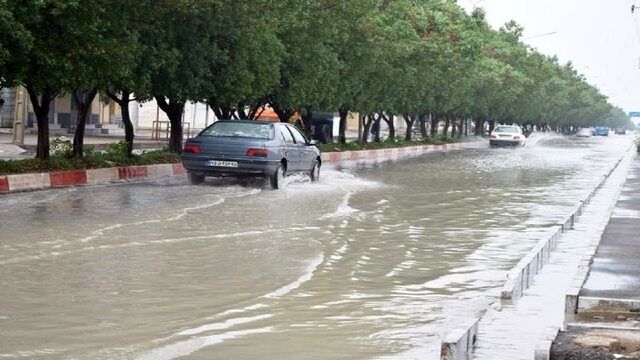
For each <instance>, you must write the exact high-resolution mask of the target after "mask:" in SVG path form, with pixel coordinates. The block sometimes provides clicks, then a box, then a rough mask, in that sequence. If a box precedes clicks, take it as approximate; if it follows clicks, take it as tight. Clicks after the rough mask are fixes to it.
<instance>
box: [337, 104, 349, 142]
mask: <svg viewBox="0 0 640 360" xmlns="http://www.w3.org/2000/svg"><path fill="white" fill-rule="evenodd" d="M339 113H340V126H339V130H338V143H340V144H346V143H347V136H346V132H347V118H348V117H349V110H348V109H347V108H346V107H341V108H340V111H339Z"/></svg>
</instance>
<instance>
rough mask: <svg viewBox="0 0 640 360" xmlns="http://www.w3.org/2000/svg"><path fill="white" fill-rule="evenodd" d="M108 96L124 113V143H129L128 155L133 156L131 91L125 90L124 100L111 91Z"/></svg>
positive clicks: (133, 136) (123, 93) (133, 135)
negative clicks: (130, 108) (130, 109)
mask: <svg viewBox="0 0 640 360" xmlns="http://www.w3.org/2000/svg"><path fill="white" fill-rule="evenodd" d="M107 95H109V97H110V98H111V100H113V101H115V103H116V104H118V106H120V112H121V113H122V124H123V125H124V141H126V142H127V155H128V156H131V154H132V153H133V139H134V138H135V133H134V129H133V123H132V122H131V113H130V112H129V104H130V103H131V91H129V90H123V91H122V99H120V98H118V96H117V95H116V94H114V93H112V92H111V91H107Z"/></svg>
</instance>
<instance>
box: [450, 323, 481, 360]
mask: <svg viewBox="0 0 640 360" xmlns="http://www.w3.org/2000/svg"><path fill="white" fill-rule="evenodd" d="M479 322H480V319H473V320H472V321H470V322H468V323H466V324H464V325H463V326H461V327H459V328H457V329H455V330H453V331H451V332H449V333H448V334H447V336H445V338H444V340H443V341H442V344H441V346H440V359H441V360H466V359H468V358H469V357H470V355H471V353H473V349H474V347H475V346H476V343H477V342H478V323H479Z"/></svg>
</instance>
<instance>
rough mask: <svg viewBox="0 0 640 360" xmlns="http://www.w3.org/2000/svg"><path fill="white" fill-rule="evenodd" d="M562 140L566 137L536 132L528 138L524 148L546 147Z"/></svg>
mask: <svg viewBox="0 0 640 360" xmlns="http://www.w3.org/2000/svg"><path fill="white" fill-rule="evenodd" d="M560 139H564V136H562V135H560V134H558V133H542V132H534V133H532V134H531V135H529V137H527V142H526V143H525V145H524V147H526V148H533V147H538V146H544V145H545V144H548V143H550V142H553V141H557V140H560Z"/></svg>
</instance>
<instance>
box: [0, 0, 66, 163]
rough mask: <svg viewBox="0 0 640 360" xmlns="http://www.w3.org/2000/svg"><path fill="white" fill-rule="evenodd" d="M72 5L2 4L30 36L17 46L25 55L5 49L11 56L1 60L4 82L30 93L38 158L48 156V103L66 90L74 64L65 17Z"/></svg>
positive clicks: (57, 0) (57, 1) (52, 1)
mask: <svg viewBox="0 0 640 360" xmlns="http://www.w3.org/2000/svg"><path fill="white" fill-rule="evenodd" d="M74 4H75V2H70V1H62V0H38V1H35V0H32V1H23V2H6V3H4V10H6V11H9V12H10V13H11V14H12V16H13V19H14V20H15V22H17V23H18V24H19V27H20V28H21V29H23V30H24V31H25V32H27V33H28V34H29V38H30V45H31V46H29V47H28V48H22V47H21V45H19V46H20V49H22V50H23V51H24V52H20V51H18V52H14V51H13V50H12V48H7V50H8V52H9V53H10V54H11V56H9V57H8V58H6V59H5V61H4V65H3V72H4V73H3V74H2V76H3V82H4V83H7V84H22V85H23V86H24V87H25V88H26V89H27V92H28V93H29V97H30V100H31V104H32V106H33V110H34V113H35V116H36V123H37V126H38V142H37V149H36V157H37V158H39V159H46V158H48V157H49V109H50V106H51V101H53V99H54V98H55V97H56V96H58V95H60V94H62V93H64V91H65V89H67V88H68V84H69V77H68V74H69V72H71V71H72V69H73V68H74V65H75V64H74V62H73V61H72V59H70V58H69V57H68V52H69V51H70V50H71V48H73V47H74V46H75V44H74V42H70V41H68V39H67V38H66V36H67V34H68V33H69V32H70V31H71V29H70V27H72V26H73V24H70V23H69V22H68V21H67V18H68V15H69V11H70V9H71V8H72V7H73V6H74ZM13 44H14V45H15V44H16V42H14V43H13Z"/></svg>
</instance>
